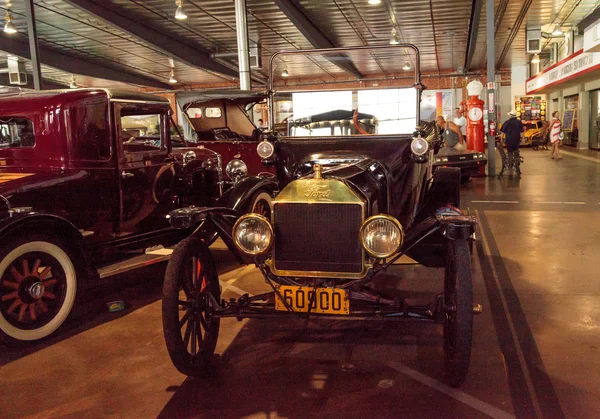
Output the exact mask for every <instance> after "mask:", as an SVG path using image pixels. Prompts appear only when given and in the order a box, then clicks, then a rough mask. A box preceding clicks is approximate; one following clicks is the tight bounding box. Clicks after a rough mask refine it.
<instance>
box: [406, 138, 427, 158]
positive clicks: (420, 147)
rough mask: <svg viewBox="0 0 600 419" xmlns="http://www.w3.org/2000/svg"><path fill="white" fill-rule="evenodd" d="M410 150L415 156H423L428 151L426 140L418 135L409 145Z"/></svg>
mask: <svg viewBox="0 0 600 419" xmlns="http://www.w3.org/2000/svg"><path fill="white" fill-rule="evenodd" d="M410 149H411V150H412V152H413V153H414V154H415V155H417V156H423V155H424V154H425V153H427V150H429V143H428V142H427V140H426V139H425V138H423V137H421V136H420V135H419V136H418V137H417V138H413V140H412V142H411V143H410Z"/></svg>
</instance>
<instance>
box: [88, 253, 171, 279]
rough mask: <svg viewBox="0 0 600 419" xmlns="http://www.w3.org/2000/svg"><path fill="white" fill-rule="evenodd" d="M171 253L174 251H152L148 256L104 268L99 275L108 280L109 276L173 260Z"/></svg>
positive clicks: (133, 258) (144, 255)
mask: <svg viewBox="0 0 600 419" xmlns="http://www.w3.org/2000/svg"><path fill="white" fill-rule="evenodd" d="M171 253H173V249H156V250H150V251H147V252H146V254H143V255H139V256H134V257H132V258H129V259H125V260H123V261H120V262H117V263H113V264H111V265H106V266H102V267H100V268H99V269H98V275H99V276H100V278H101V279H102V278H108V277H109V276H114V275H119V274H122V273H125V272H129V271H132V270H134V269H139V268H143V267H145V266H150V265H154V264H156V263H160V262H165V261H167V260H169V259H170V258H171Z"/></svg>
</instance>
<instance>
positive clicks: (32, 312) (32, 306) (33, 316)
mask: <svg viewBox="0 0 600 419" xmlns="http://www.w3.org/2000/svg"><path fill="white" fill-rule="evenodd" d="M29 315H30V316H31V320H33V321H36V320H37V316H36V314H35V304H30V305H29Z"/></svg>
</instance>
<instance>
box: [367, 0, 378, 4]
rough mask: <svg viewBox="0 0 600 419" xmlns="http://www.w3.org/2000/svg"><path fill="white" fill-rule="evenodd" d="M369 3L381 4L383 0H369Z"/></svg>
mask: <svg viewBox="0 0 600 419" xmlns="http://www.w3.org/2000/svg"><path fill="white" fill-rule="evenodd" d="M368 3H369V4H381V0H369V1H368Z"/></svg>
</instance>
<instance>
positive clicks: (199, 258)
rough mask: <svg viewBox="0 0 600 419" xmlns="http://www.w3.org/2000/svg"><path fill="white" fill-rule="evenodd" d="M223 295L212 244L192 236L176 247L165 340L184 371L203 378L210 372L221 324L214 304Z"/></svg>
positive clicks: (166, 296) (165, 303) (168, 279)
mask: <svg viewBox="0 0 600 419" xmlns="http://www.w3.org/2000/svg"><path fill="white" fill-rule="evenodd" d="M198 264H200V270H199V272H198V270H197V268H196V272H194V271H193V266H198ZM195 274H196V275H195ZM200 287H203V288H200ZM211 296H212V298H214V301H212V302H211ZM220 298H221V290H220V286H219V278H218V275H217V271H216V268H215V264H214V261H213V258H212V256H211V254H210V251H209V250H208V247H207V246H206V244H204V243H203V242H202V241H201V240H200V239H198V238H196V237H188V238H187V239H185V240H183V241H182V242H181V243H179V244H178V245H177V247H175V250H174V251H173V254H172V256H171V259H170V260H169V264H168V265H167V271H166V273H165V282H164V284H163V299H162V318H163V332H164V335H165V343H166V346H167V350H168V352H169V356H170V357H171V360H172V361H173V364H174V365H175V367H176V368H177V370H179V372H181V373H182V374H185V375H189V376H194V377H201V376H205V375H206V374H207V373H208V372H209V371H210V362H211V360H212V357H213V354H214V352H215V346H216V344H217V339H218V337H219V327H220V319H219V318H217V317H214V316H213V313H214V303H215V302H216V303H218V302H219V301H220ZM182 303H183V304H182ZM184 326H185V330H184Z"/></svg>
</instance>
